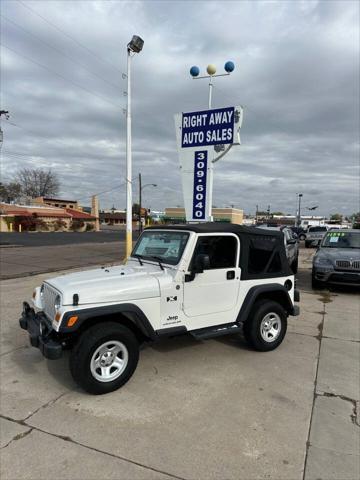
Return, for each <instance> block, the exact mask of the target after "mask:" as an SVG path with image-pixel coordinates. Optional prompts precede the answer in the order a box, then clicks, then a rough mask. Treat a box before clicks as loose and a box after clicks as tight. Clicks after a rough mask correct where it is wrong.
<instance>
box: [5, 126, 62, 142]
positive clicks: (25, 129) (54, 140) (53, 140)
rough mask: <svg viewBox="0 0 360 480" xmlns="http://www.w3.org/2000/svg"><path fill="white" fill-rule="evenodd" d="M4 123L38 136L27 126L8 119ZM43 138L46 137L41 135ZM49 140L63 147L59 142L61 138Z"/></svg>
mask: <svg viewBox="0 0 360 480" xmlns="http://www.w3.org/2000/svg"><path fill="white" fill-rule="evenodd" d="M6 124H9V125H12V126H13V127H17V128H21V130H24V131H25V132H27V133H30V134H31V135H35V136H36V137H38V136H39V134H38V133H36V132H34V131H31V130H29V129H28V128H25V127H23V126H21V125H19V124H17V123H14V122H10V121H9V120H8V121H7V122H6ZM43 138H46V139H48V137H45V136H44V135H43ZM51 142H57V143H58V144H59V145H61V146H62V147H64V144H63V143H62V142H61V140H58V139H57V138H51Z"/></svg>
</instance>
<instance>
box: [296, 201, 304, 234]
mask: <svg viewBox="0 0 360 480" xmlns="http://www.w3.org/2000/svg"><path fill="white" fill-rule="evenodd" d="M302 196H303V194H302V193H298V198H299V207H298V219H297V226H298V227H300V225H301V197H302Z"/></svg>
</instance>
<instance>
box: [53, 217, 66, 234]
mask: <svg viewBox="0 0 360 480" xmlns="http://www.w3.org/2000/svg"><path fill="white" fill-rule="evenodd" d="M66 226H67V223H66V222H65V221H64V220H60V219H59V220H56V222H54V223H53V227H54V230H55V232H58V231H59V230H63V229H64V228H66Z"/></svg>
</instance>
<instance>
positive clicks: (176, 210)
mask: <svg viewBox="0 0 360 480" xmlns="http://www.w3.org/2000/svg"><path fill="white" fill-rule="evenodd" d="M212 215H213V217H214V221H215V222H227V223H234V224H236V225H242V223H243V219H244V212H243V210H240V209H238V208H230V207H229V208H213V209H212ZM163 220H164V222H166V223H185V222H186V216H185V209H184V208H180V207H169V208H165V215H164V217H163Z"/></svg>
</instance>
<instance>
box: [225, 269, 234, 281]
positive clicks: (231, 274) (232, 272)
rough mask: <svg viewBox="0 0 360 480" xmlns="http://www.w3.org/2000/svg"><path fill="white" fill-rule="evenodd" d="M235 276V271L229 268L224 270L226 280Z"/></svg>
mask: <svg viewBox="0 0 360 480" xmlns="http://www.w3.org/2000/svg"><path fill="white" fill-rule="evenodd" d="M234 278H235V272H234V270H229V271H228V272H226V280H234Z"/></svg>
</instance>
